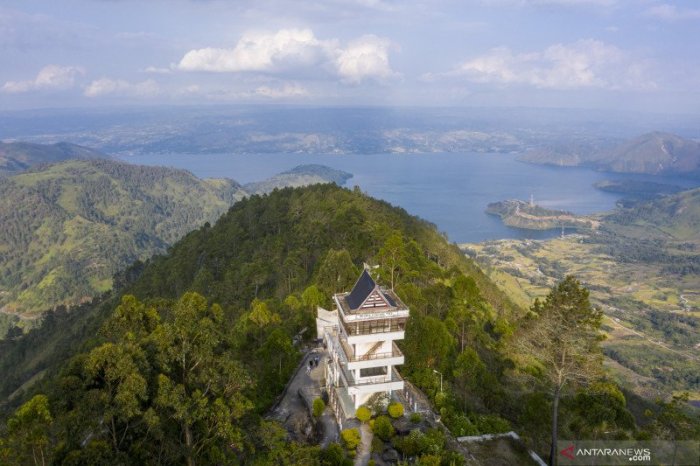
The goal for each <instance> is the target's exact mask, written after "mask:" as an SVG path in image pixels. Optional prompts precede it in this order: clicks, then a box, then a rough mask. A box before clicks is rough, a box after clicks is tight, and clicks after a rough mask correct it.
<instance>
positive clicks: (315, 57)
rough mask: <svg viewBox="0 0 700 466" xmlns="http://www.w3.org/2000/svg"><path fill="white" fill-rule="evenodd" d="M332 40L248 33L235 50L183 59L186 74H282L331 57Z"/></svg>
mask: <svg viewBox="0 0 700 466" xmlns="http://www.w3.org/2000/svg"><path fill="white" fill-rule="evenodd" d="M334 47H335V44H334V42H333V41H320V40H318V39H316V37H315V36H314V33H313V31H311V30H310V29H281V30H279V31H277V32H276V33H274V34H262V33H248V34H245V35H243V37H241V39H240V40H239V41H238V43H237V44H236V46H235V47H234V48H233V49H222V48H211V47H208V48H204V49H198V50H191V51H189V52H187V53H186V54H185V56H184V57H183V58H182V60H180V63H179V64H178V68H179V69H181V70H185V71H217V72H235V71H282V70H285V69H290V68H295V67H300V66H301V67H303V66H312V65H316V64H318V63H321V62H323V61H324V60H325V59H326V57H327V56H328V55H330V54H332V51H333V49H334Z"/></svg>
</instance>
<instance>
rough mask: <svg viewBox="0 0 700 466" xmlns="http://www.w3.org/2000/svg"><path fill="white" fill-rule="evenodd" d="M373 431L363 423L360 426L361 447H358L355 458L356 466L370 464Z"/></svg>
mask: <svg viewBox="0 0 700 466" xmlns="http://www.w3.org/2000/svg"><path fill="white" fill-rule="evenodd" d="M373 436H374V434H372V431H371V430H370V428H369V425H367V424H366V423H362V425H360V445H359V446H358V447H357V456H356V457H355V466H366V465H367V463H368V462H369V458H370V455H371V453H372V437H373Z"/></svg>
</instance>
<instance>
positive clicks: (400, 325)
mask: <svg viewBox="0 0 700 466" xmlns="http://www.w3.org/2000/svg"><path fill="white" fill-rule="evenodd" d="M340 321H341V323H342V324H343V329H344V330H345V333H346V334H347V335H348V336H353V335H375V334H378V333H390V332H403V331H405V330H406V318H405V317H400V318H396V319H380V320H364V321H359V322H350V323H348V322H345V321H344V320H342V319H340Z"/></svg>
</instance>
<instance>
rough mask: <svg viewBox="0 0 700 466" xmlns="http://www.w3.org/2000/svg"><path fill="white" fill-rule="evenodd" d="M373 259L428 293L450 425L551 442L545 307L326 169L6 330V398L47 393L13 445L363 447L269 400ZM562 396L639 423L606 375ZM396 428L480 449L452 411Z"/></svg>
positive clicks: (14, 448)
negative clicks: (76, 301)
mask: <svg viewBox="0 0 700 466" xmlns="http://www.w3.org/2000/svg"><path fill="white" fill-rule="evenodd" d="M365 262H366V263H370V264H377V265H378V269H376V274H377V275H378V277H379V278H378V279H379V281H380V282H382V283H383V284H384V285H386V286H388V285H389V284H390V283H389V281H388V280H387V278H386V277H394V281H395V290H396V292H397V294H398V295H399V296H400V297H401V298H402V300H403V301H404V302H405V303H406V304H407V305H408V306H409V307H410V309H411V317H410V319H409V321H408V324H407V328H406V338H405V340H403V341H401V342H400V345H401V349H402V350H403V352H404V354H405V356H406V364H405V365H403V366H402V367H401V374H402V375H403V376H404V377H405V378H406V379H407V380H410V381H411V382H412V383H413V384H415V385H416V386H418V387H420V388H421V389H422V390H423V392H424V393H425V394H426V395H427V396H428V397H429V399H430V401H431V403H432V404H433V405H434V406H435V409H436V410H438V411H439V413H440V416H441V422H442V425H445V426H447V428H448V429H449V431H450V432H451V433H452V434H453V435H456V436H461V435H477V434H481V433H497V432H505V431H508V430H511V429H516V430H517V431H518V432H521V433H523V438H524V439H525V441H526V442H527V443H528V445H529V446H531V447H533V448H535V449H536V450H537V451H539V452H543V451H546V449H547V436H548V427H547V426H548V425H549V422H550V418H549V412H550V411H549V410H550V409H551V400H550V396H549V393H550V392H549V391H547V388H546V382H545V380H544V379H543V378H541V377H539V376H538V374H540V373H542V371H543V370H545V368H544V366H538V365H537V364H535V365H534V366H533V367H530V368H529V369H528V370H527V371H524V372H522V376H523V377H524V376H525V375H526V374H529V377H535V379H534V381H533V379H527V381H526V379H522V378H520V377H521V376H518V372H517V371H515V369H516V367H518V366H516V364H518V365H519V364H521V363H522V364H532V363H527V362H526V360H527V355H525V354H522V353H521V352H518V351H516V352H515V354H514V353H513V351H514V350H513V348H515V347H514V346H512V345H513V342H514V341H519V340H521V339H522V340H523V341H526V340H527V338H526V335H527V334H526V333H525V334H523V333H522V332H520V329H519V326H520V322H522V323H523V326H524V327H527V326H528V325H529V324H528V323H531V322H534V321H533V319H532V314H528V315H527V317H525V318H524V319H522V318H523V316H524V314H525V313H524V312H523V311H522V310H521V309H520V308H518V307H516V306H514V305H513V304H512V303H511V302H510V301H509V300H508V299H507V298H506V297H505V296H504V295H503V294H502V293H501V292H500V291H499V290H498V288H497V287H496V286H495V285H494V284H493V283H492V282H491V281H490V280H489V279H487V278H486V276H485V275H484V274H482V273H481V272H480V271H479V270H478V269H477V267H476V266H475V265H474V263H473V262H472V261H471V260H469V259H468V258H466V257H464V255H463V254H462V253H461V252H460V251H459V249H458V248H457V247H456V246H455V245H453V244H450V243H448V241H447V240H446V239H445V238H444V237H443V236H442V235H440V234H439V233H438V232H437V230H436V229H435V227H434V226H432V225H430V224H428V223H427V222H424V221H422V220H420V219H418V218H416V217H412V216H410V215H409V214H407V213H406V212H405V211H404V210H402V209H399V208H396V207H392V206H391V205H389V204H387V203H385V202H382V201H378V200H375V199H372V198H370V197H368V196H366V195H364V194H362V193H361V192H359V190H357V189H356V190H354V191H350V190H346V189H341V188H339V187H337V186H333V185H314V186H311V187H307V188H296V189H291V188H287V189H283V190H276V191H274V192H272V193H271V194H269V195H265V196H257V195H255V196H251V197H249V198H245V199H243V200H242V201H240V202H237V203H236V204H234V205H233V206H232V207H231V209H230V210H229V211H228V212H227V213H226V214H224V215H223V216H222V217H221V218H220V219H219V221H218V222H216V224H214V225H213V226H211V225H204V226H202V227H200V228H199V229H197V230H195V231H193V232H191V233H190V234H188V235H186V236H185V237H184V238H183V239H182V240H180V241H179V242H177V244H175V245H174V246H173V247H172V248H171V249H170V250H169V251H168V253H167V254H166V255H162V256H157V257H154V258H152V259H151V260H150V261H148V262H147V263H146V264H145V266H138V265H136V266H134V267H131V268H129V269H126V270H124V271H122V272H121V273H119V274H118V279H117V280H116V281H115V282H116V283H117V285H118V289H117V290H116V291H115V292H114V293H113V294H112V295H111V296H105V297H103V298H102V300H101V301H100V302H95V303H92V304H84V305H83V306H82V307H81V309H79V310H77V311H75V312H64V311H63V310H59V311H58V312H55V313H51V314H49V316H48V317H47V318H46V319H45V321H44V323H43V325H42V326H41V327H40V328H37V329H35V330H32V331H30V332H29V333H28V334H26V335H24V336H22V337H19V338H17V339H14V340H8V341H5V342H0V372H2V373H3V374H5V377H3V379H2V380H0V400H3V402H2V405H0V415H2V416H3V417H7V415H8V414H9V413H10V412H11V411H12V410H13V409H14V408H15V407H16V406H18V405H19V404H20V403H23V402H25V401H26V400H29V399H30V398H31V400H30V401H29V402H28V403H25V404H24V405H23V406H22V407H21V408H20V409H19V410H17V411H15V413H14V414H13V415H12V417H11V419H10V421H9V422H8V424H7V429H6V430H4V431H3V429H2V427H0V460H2V459H3V456H2V455H5V457H4V458H5V459H7V460H8V461H11V460H12V459H16V458H24V457H27V458H28V457H29V456H27V455H31V451H32V450H31V448H32V447H34V448H38V449H40V450H41V452H42V453H44V454H45V455H46V456H47V457H48V458H50V461H52V462H54V463H56V464H97V463H101V464H116V463H120V464H132V463H133V464H194V463H200V464H256V465H278V464H284V465H294V464H308V465H318V466H321V465H330V464H347V463H346V462H345V460H344V459H343V458H344V457H345V456H346V452H345V450H344V449H343V448H341V447H340V446H337V445H331V446H330V447H328V448H327V449H325V450H322V449H321V448H320V447H318V446H316V445H314V443H313V442H310V443H307V444H301V443H295V442H291V441H289V440H288V439H287V436H286V433H285V431H284V430H283V429H282V428H281V426H280V425H279V424H276V423H275V422H272V421H269V420H265V419H264V414H265V413H266V412H267V411H268V409H269V408H270V406H271V405H272V403H273V402H274V400H275V398H276V397H277V396H278V395H279V394H280V393H281V391H282V389H283V387H284V385H285V383H286V381H287V380H288V378H289V376H290V374H291V373H292V372H293V370H294V368H295V366H296V365H297V364H298V362H299V358H300V355H301V354H300V351H299V347H298V346H296V345H295V344H294V343H293V337H294V336H295V335H299V334H300V333H301V334H303V335H304V338H306V339H307V340H308V339H312V338H314V335H311V334H310V333H312V332H309V331H308V329H309V328H314V322H313V318H314V313H315V308H316V306H317V305H322V306H328V305H330V297H331V295H332V293H333V292H335V291H339V290H344V289H349V288H350V287H351V286H352V283H353V281H354V279H355V277H356V276H357V274H358V273H359V268H360V267H361V266H362V264H363V263H365ZM568 283H569V284H568V285H566V287H565V288H562V289H561V290H560V294H559V295H558V296H559V298H556V299H563V300H565V301H566V300H567V299H568V298H567V297H568V296H573V297H576V302H577V303H578V302H579V300H581V301H580V302H581V303H582V305H583V307H584V308H586V307H588V308H589V307H590V306H589V305H588V304H587V302H588V301H587V296H588V293H587V291H585V290H583V289H580V288H578V285H577V284H576V282H575V280H573V279H570V280H569V281H568ZM572 287H573V288H572ZM562 293H563V294H562ZM552 302H555V301H548V303H550V304H547V303H545V304H544V305H542V304H540V305H538V306H535V307H534V308H533V309H534V311H535V312H542V313H545V312H548V311H546V309H548V308H547V306H550V305H551V303H552ZM576 312H578V311H576ZM543 315H544V314H543ZM305 328H306V329H307V330H306V331H304V329H305ZM594 336H595V335H594ZM536 343H537V344H540V343H541V341H540V340H536ZM544 343H545V344H547V342H544ZM564 343H566V342H564ZM594 346H595V342H594ZM551 347H553V348H555V347H556V345H554V346H551ZM584 356H587V357H588V360H589V361H596V360H598V358H596V357H595V356H596V354H590V355H589V354H586V355H584ZM523 357H524V358H523ZM518 361H519V362H518ZM523 361H524V362H523ZM436 371H438V372H437V373H440V374H443V375H444V380H443V378H442V377H438V376H436ZM543 384H544V385H543ZM674 406H675V405H674ZM657 411H658V410H657ZM662 412H665V411H662ZM559 414H560V419H561V425H560V429H561V430H560V433H561V435H562V436H564V437H567V438H582V437H583V436H585V435H588V434H590V433H591V432H596V435H604V436H606V438H616V439H619V438H630V437H631V436H633V435H636V431H637V427H636V426H635V425H634V422H633V420H632V417H631V415H630V413H629V411H627V408H626V400H625V396H624V395H623V394H622V393H621V392H620V391H619V390H618V389H617V387H616V386H615V385H614V384H611V383H609V382H606V381H605V380H604V379H603V380H600V381H598V382H596V385H594V386H592V388H591V389H590V390H588V391H586V390H579V387H578V386H577V385H572V386H571V387H567V389H566V390H565V392H562V407H561V408H560V413H559ZM678 416H684V414H682V413H681V414H679V415H678ZM659 419H661V418H659ZM683 419H685V418H683ZM651 421H654V419H652V420H651ZM651 421H650V422H651ZM418 422H419V421H418ZM654 422H656V421H654ZM659 422H661V421H659ZM654 425H656V424H654ZM375 427H376V424H375ZM650 429H651V428H650ZM650 429H649V430H646V431H644V432H643V433H642V434H643V435H647V436H654V435H656V434H655V433H654V432H656V431H654V430H650ZM603 430H604V431H605V433H604V434H603ZM27 432H29V433H32V435H33V437H31V440H30V441H27V440H26V439H27V437H26V436H24V435H27V434H26V433H27ZM395 434H396V435H395ZM378 435H379V434H378ZM640 435H641V434H640ZM683 435H685V434H683ZM691 435H694V433H691ZM380 437H381V436H380ZM392 437H393V438H392ZM23 439H24V440H23ZM377 441H378V442H379V439H377ZM3 442H4V443H3ZM384 442H387V443H386V445H393V447H394V448H396V449H397V450H398V451H399V452H400V454H401V455H403V457H404V458H409V457H412V458H414V459H415V458H418V457H421V458H423V459H424V461H431V462H430V463H428V464H456V465H459V464H464V460H463V457H462V456H461V455H458V454H456V453H455V451H454V448H455V445H454V442H452V443H450V442H449V441H448V439H447V437H446V433H445V431H443V430H441V429H432V430H431V429H428V430H426V431H424V432H418V431H415V432H413V433H411V434H410V435H406V434H405V433H404V434H401V435H399V434H398V433H397V432H393V428H391V427H390V428H389V431H388V432H385V435H384V440H383V441H381V442H380V444H379V446H378V447H377V448H379V449H380V450H379V451H381V449H382V448H384V445H385V443H384ZM35 451H37V450H35ZM347 454H348V455H350V456H352V453H347ZM23 455H25V456H23Z"/></svg>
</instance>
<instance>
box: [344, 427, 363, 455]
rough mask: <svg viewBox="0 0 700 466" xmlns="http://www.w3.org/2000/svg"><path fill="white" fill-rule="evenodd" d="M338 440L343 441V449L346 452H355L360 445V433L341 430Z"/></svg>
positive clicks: (354, 430)
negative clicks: (345, 449)
mask: <svg viewBox="0 0 700 466" xmlns="http://www.w3.org/2000/svg"><path fill="white" fill-rule="evenodd" d="M340 438H341V439H343V445H345V448H347V449H348V450H355V449H356V448H357V446H358V445H359V444H360V440H361V438H360V431H359V430H357V429H355V428H353V429H343V430H342V431H341V432H340Z"/></svg>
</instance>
